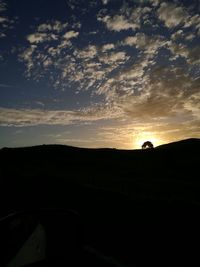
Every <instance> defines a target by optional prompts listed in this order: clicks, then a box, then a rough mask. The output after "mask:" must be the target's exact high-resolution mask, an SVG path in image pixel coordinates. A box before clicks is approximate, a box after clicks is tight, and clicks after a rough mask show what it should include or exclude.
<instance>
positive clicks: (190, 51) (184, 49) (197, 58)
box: [167, 41, 200, 64]
mask: <svg viewBox="0 0 200 267" xmlns="http://www.w3.org/2000/svg"><path fill="white" fill-rule="evenodd" d="M167 47H168V49H169V50H170V51H171V53H172V54H173V57H171V60H176V59H177V58H178V57H183V58H185V60H186V61H187V63H188V64H200V47H199V46H193V47H188V46H186V45H184V44H182V43H178V44H177V43H174V42H172V41H169V42H168V43H167Z"/></svg>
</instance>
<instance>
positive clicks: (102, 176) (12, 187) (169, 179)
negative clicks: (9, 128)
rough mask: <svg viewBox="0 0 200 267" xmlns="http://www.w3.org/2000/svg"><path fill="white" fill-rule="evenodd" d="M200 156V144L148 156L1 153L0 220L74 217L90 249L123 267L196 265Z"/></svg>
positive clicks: (53, 150)
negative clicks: (51, 213)
mask: <svg viewBox="0 0 200 267" xmlns="http://www.w3.org/2000/svg"><path fill="white" fill-rule="evenodd" d="M199 151H200V139H187V140H182V141H178V142H174V143H170V144H166V145H162V146H159V147H156V148H155V149H150V150H148V149H147V150H117V149H85V148H76V147H70V146H63V145H42V146H34V147H24V148H3V149H1V150H0V162H1V169H0V177H1V179H0V201H1V209H0V210H1V215H5V214H7V213H9V212H13V211H16V210H25V209H38V208H63V209H70V210H74V211H76V212H77V213H79V214H80V215H81V218H82V222H83V225H84V234H85V242H86V244H89V245H91V246H92V247H95V248H96V249H98V250H99V251H103V253H104V254H105V255H108V256H109V255H111V256H112V257H114V258H116V259H117V260H118V261H119V262H122V263H123V264H124V266H128V265H129V266H133V265H136V266H143V264H144V263H146V262H148V263H150V262H154V263H156V262H157V263H159V264H160V266H171V265H170V264H169V263H170V262H171V261H172V257H175V261H174V263H177V264H179V263H191V255H193V259H194V258H195V255H197V254H195V250H196V249H197V250H198V249H199V245H198V246H196V245H195V243H194V241H192V239H193V238H194V239H195V240H196V241H198V239H199V237H200V234H199V225H200V218H199V214H200V179H199V162H200V156H199ZM129 242H130V243H131V245H129V244H130V243H129ZM154 243H155V244H154ZM133 251H134V253H133ZM133 254H134V256H133ZM144 255H146V256H145V257H144ZM126 264H127V265H126ZM177 266H179V265H177ZM180 266H181V265H180Z"/></svg>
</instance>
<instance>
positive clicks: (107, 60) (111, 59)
mask: <svg viewBox="0 0 200 267" xmlns="http://www.w3.org/2000/svg"><path fill="white" fill-rule="evenodd" d="M126 60H128V56H127V55H126V53H125V52H112V53H110V54H105V55H102V56H99V61H100V62H102V63H104V64H108V65H110V64H113V63H117V64H120V63H124V61H126Z"/></svg>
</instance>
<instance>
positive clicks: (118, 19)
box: [98, 15, 140, 32]
mask: <svg viewBox="0 0 200 267" xmlns="http://www.w3.org/2000/svg"><path fill="white" fill-rule="evenodd" d="M98 21H101V22H103V23H104V24H105V25H106V27H107V29H108V30H110V31H116V32H120V31H122V30H128V29H132V30H135V29H137V28H139V27H140V26H139V25H138V24H136V23H134V22H130V21H128V20H127V19H126V18H125V17H124V16H123V15H115V16H113V17H111V16H109V15H107V16H104V17H98Z"/></svg>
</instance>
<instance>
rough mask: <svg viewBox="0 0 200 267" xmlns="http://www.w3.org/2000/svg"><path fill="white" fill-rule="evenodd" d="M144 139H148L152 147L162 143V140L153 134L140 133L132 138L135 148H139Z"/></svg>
mask: <svg viewBox="0 0 200 267" xmlns="http://www.w3.org/2000/svg"><path fill="white" fill-rule="evenodd" d="M146 141H150V142H151V143H152V144H153V146H154V147H156V146H159V145H161V144H163V141H162V140H161V139H160V138H159V137H158V136H157V135H155V134H151V133H140V134H138V135H137V136H135V138H134V147H135V148H137V149H138V148H141V147H142V145H143V144H144V142H146Z"/></svg>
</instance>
